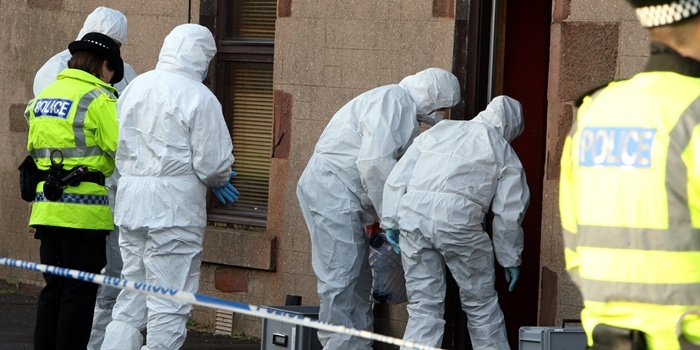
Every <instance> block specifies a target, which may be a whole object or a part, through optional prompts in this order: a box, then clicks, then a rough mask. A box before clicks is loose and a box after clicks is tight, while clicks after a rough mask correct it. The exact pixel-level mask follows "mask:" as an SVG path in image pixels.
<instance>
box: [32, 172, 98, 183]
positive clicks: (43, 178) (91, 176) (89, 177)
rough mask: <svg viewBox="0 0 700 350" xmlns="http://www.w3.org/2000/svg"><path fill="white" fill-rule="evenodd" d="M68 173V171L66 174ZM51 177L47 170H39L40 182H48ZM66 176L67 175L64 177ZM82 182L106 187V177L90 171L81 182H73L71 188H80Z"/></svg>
mask: <svg viewBox="0 0 700 350" xmlns="http://www.w3.org/2000/svg"><path fill="white" fill-rule="evenodd" d="M67 173H68V172H67V171H66V174H67ZM48 176H49V172H48V171H47V170H39V181H40V182H41V181H46V179H47V178H48ZM64 176H65V175H64ZM81 182H92V183H96V184H98V185H100V186H104V185H105V175H104V174H103V173H101V172H99V171H88V172H87V173H85V174H83V175H81V176H80V180H78V181H75V182H72V183H71V184H70V185H71V186H78V185H80V183H81Z"/></svg>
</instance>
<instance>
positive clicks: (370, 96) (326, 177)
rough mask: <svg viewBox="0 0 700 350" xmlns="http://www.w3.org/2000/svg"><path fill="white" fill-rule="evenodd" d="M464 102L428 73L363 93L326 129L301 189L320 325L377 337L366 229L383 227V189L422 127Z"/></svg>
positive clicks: (353, 343) (352, 348)
mask: <svg viewBox="0 0 700 350" xmlns="http://www.w3.org/2000/svg"><path fill="white" fill-rule="evenodd" d="M459 101H460V89H459V83H458V81H457V78H456V77H455V76H454V75H452V74H451V73H450V72H447V71H445V70H443V69H439V68H429V69H426V70H423V71H420V72H418V73H417V74H415V75H411V76H408V77H406V78H404V79H403V80H402V81H401V82H400V83H399V84H392V85H386V86H381V87H378V88H375V89H372V90H369V91H367V92H364V93H362V94H361V95H359V96H357V97H355V98H354V99H352V100H351V101H350V102H348V103H347V104H346V105H345V106H343V107H342V108H341V109H340V110H339V111H338V112H337V113H336V114H335V115H334V116H333V118H332V119H331V120H330V122H329V124H328V125H327V126H326V129H325V130H324V131H323V133H322V135H321V137H320V139H319V141H318V143H317V144H316V148H315V150H314V154H313V156H312V157H311V159H310V160H309V163H308V165H307V166H306V169H305V170H304V172H303V174H302V175H301V178H300V179H299V183H298V185H297V197H298V199H299V204H300V206H301V211H302V213H303V215H304V220H305V221H306V224H307V226H308V228H309V232H310V234H311V253H312V256H311V259H312V266H313V269H314V272H315V273H316V276H317V277H318V296H319V299H320V311H319V319H320V320H321V321H323V322H330V323H333V324H338V325H343V326H346V327H352V328H355V329H360V330H368V331H371V330H372V329H373V316H372V308H371V305H372V304H371V301H370V293H371V291H370V290H371V284H372V274H371V272H370V269H369V264H368V253H369V245H368V242H367V241H366V239H365V235H364V231H363V228H364V226H365V225H371V224H372V223H374V222H376V221H377V220H378V218H379V215H380V213H381V210H382V191H383V189H384V181H385V180H386V178H387V176H389V172H391V169H392V168H393V167H394V164H396V161H397V159H399V157H401V155H402V154H403V152H405V150H406V148H407V147H408V145H410V144H411V142H412V140H413V138H414V137H415V136H416V135H418V131H419V119H420V120H427V119H429V118H431V117H432V114H431V112H433V111H434V110H436V109H441V108H447V107H452V106H454V105H455V104H457V103H458V102H459ZM318 338H319V340H320V341H321V344H322V345H323V346H324V349H333V350H345V349H347V350H359V349H370V348H371V344H372V342H371V341H369V340H365V339H361V338H353V337H350V336H348V335H343V334H339V333H333V332H327V331H323V330H319V331H318Z"/></svg>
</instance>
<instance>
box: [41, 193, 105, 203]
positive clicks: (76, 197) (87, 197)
mask: <svg viewBox="0 0 700 350" xmlns="http://www.w3.org/2000/svg"><path fill="white" fill-rule="evenodd" d="M34 201H35V202H48V201H49V200H48V199H46V197H45V196H44V192H37V194H36V198H35V199H34ZM56 202H61V203H72V204H98V205H109V196H101V195H91V194H71V193H64V194H63V196H62V197H61V198H59V199H58V200H57V201H56Z"/></svg>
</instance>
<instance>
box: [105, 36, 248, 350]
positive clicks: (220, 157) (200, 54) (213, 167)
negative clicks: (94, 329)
mask: <svg viewBox="0 0 700 350" xmlns="http://www.w3.org/2000/svg"><path fill="white" fill-rule="evenodd" d="M215 53H216V44H215V42H214V37H213V36H212V34H211V32H210V31H209V29H207V28H206V27H203V26H200V25H198V24H183V25H180V26H177V27H176V28H175V29H173V30H172V32H170V34H168V36H167V37H166V38H165V40H164V42H163V47H162V49H161V51H160V56H159V58H158V64H157V65H156V68H155V70H152V71H149V72H146V73H144V74H142V75H140V76H138V77H137V78H136V79H134V82H133V83H132V84H130V85H129V86H128V87H127V88H126V90H124V93H123V94H122V96H121V98H119V101H118V102H117V117H118V118H119V146H118V149H117V168H119V172H120V173H121V178H120V179H119V189H118V192H117V205H116V211H115V224H116V225H118V226H119V230H120V231H121V235H120V238H119V246H120V248H121V254H122V258H123V260H124V268H123V270H122V274H123V276H124V278H126V279H127V280H129V281H134V282H141V283H143V282H145V283H147V284H151V285H156V286H160V287H164V288H170V289H176V290H181V291H186V292H192V293H195V292H197V289H198V286H199V271H200V265H201V260H202V240H203V238H204V227H205V226H206V220H207V218H206V194H207V186H210V187H221V186H224V185H225V184H226V183H227V182H228V181H229V175H230V173H231V166H232V164H233V161H234V157H233V154H232V150H233V146H232V144H231V136H230V134H229V130H228V128H227V126H226V123H225V121H224V117H223V114H222V110H221V105H220V104H219V101H218V100H217V99H216V97H215V96H214V94H213V93H212V92H211V91H210V90H209V89H208V88H207V87H206V86H205V85H204V84H202V80H203V76H204V74H205V72H206V71H207V67H208V66H209V61H210V60H211V59H212V58H213V57H214V54H215ZM191 309H192V307H191V306H190V305H188V304H186V303H182V302H177V301H171V300H165V299H161V298H157V297H151V296H148V297H147V296H146V295H144V294H140V293H136V292H129V291H126V290H122V292H121V293H120V294H119V297H118V298H117V303H116V305H115V306H114V312H113V314H112V316H113V321H112V323H110V324H109V326H108V327H107V334H106V335H105V340H104V343H103V344H102V349H115V350H116V349H119V350H125V349H151V350H165V349H168V350H172V349H179V348H180V347H181V346H182V344H183V343H184V341H185V337H186V332H187V330H186V328H185V325H186V323H187V320H188V318H189V316H190V311H191ZM145 328H147V334H148V336H147V339H146V346H144V347H143V348H142V347H141V345H142V343H143V339H142V335H141V331H143V330H144V329H145Z"/></svg>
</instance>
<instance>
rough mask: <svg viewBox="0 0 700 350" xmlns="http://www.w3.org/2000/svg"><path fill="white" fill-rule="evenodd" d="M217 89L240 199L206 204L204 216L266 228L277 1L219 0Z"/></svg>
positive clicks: (213, 201)
mask: <svg viewBox="0 0 700 350" xmlns="http://www.w3.org/2000/svg"><path fill="white" fill-rule="evenodd" d="M217 5H218V11H217V13H218V20H217V23H219V24H217V35H216V36H217V49H218V54H217V59H216V70H217V73H216V80H217V82H216V91H217V95H218V97H219V100H220V101H221V104H222V107H223V112H224V117H225V119H226V123H227V125H228V127H229V130H230V131H231V139H232V141H233V155H234V156H235V157H236V161H235V162H234V164H233V170H235V171H236V172H237V173H238V175H237V176H236V177H234V178H233V181H232V183H233V185H234V186H235V187H236V188H237V189H238V190H239V192H240V196H239V199H238V200H237V201H236V202H234V203H233V204H229V205H223V204H221V203H219V202H218V201H216V200H212V201H211V202H210V210H209V220H210V221H217V222H226V223H233V224H242V225H251V226H266V222H267V201H268V190H269V178H270V158H271V152H272V132H273V131H272V128H273V123H274V113H273V107H274V104H273V92H272V72H273V61H274V57H273V54H274V39H275V21H276V19H277V1H276V0H219V1H218V3H217Z"/></svg>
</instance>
